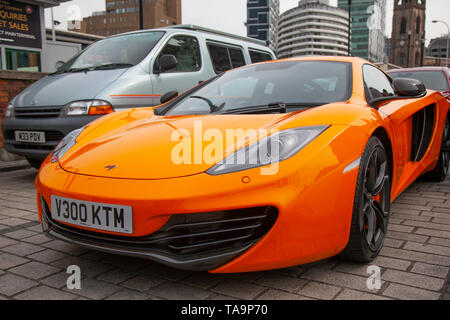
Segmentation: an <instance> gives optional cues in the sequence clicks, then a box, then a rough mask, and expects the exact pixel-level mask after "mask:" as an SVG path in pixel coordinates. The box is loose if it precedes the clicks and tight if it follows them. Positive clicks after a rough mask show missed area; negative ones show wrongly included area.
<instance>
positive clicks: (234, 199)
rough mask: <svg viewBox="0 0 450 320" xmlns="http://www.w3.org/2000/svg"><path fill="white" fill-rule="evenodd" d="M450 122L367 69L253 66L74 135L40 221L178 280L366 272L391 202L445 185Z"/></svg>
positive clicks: (53, 158) (442, 111)
mask: <svg viewBox="0 0 450 320" xmlns="http://www.w3.org/2000/svg"><path fill="white" fill-rule="evenodd" d="M174 96H176V94H174V93H173V92H171V93H169V94H168V95H165V96H163V98H162V102H164V101H165V100H168V99H169V98H171V97H174ZM448 111H449V104H448V102H447V101H446V100H445V99H444V97H443V96H442V94H441V93H439V92H434V91H426V89H425V87H424V85H423V84H422V83H420V82H419V81H417V80H413V79H395V80H392V79H391V78H389V76H387V75H386V74H385V73H383V72H382V71H380V70H379V69H378V68H376V67H375V66H373V65H372V64H370V63H368V62H367V61H365V60H363V59H360V58H351V57H304V58H295V59H287V60H278V61H270V62H265V63H260V64H254V65H249V66H244V67H242V68H238V69H234V70H231V71H228V72H226V73H222V74H219V75H217V76H216V77H214V78H212V79H210V80H208V81H206V82H204V83H201V84H199V85H198V86H196V87H194V88H192V89H190V90H189V91H187V92H185V93H183V94H181V95H179V96H177V97H175V98H173V99H172V100H170V101H168V102H166V103H165V104H163V105H161V106H158V107H153V108H136V109H132V110H123V111H120V112H116V113H112V114H110V115H107V116H104V117H102V118H100V119H98V120H96V121H94V122H92V123H90V124H89V125H87V126H86V127H84V128H81V129H79V130H76V131H73V132H72V133H70V134H69V135H68V136H66V137H65V138H64V139H63V140H62V141H61V142H60V144H59V145H58V146H57V147H56V149H55V150H54V151H53V153H52V154H51V155H50V156H49V157H48V158H47V159H46V161H45V162H44V163H43V165H42V167H41V169H40V171H39V174H38V176H37V178H36V187H37V198H38V214H39V217H40V221H41V224H42V228H43V230H44V232H45V233H46V234H47V235H49V236H50V237H53V238H56V239H61V240H64V241H67V242H70V243H74V244H77V245H81V246H84V247H87V248H91V249H95V250H101V251H106V252H110V253H117V254H124V255H130V256H137V257H142V258H147V259H151V260H154V261H157V262H160V263H163V264H166V265H169V266H172V267H176V268H182V269H191V270H207V271H210V272H217V273H221V272H245V271H256V270H266V269H274V268H282V267H287V266H292V265H299V264H304V263H308V262H312V261H316V260H320V259H324V258H327V257H331V256H334V255H338V254H339V255H340V256H342V257H343V258H346V259H351V260H354V261H361V262H367V261H370V260H372V259H374V258H375V257H376V256H377V254H378V253H379V251H380V249H381V248H382V246H383V241H384V239H385V236H386V232H387V226H388V221H389V211H390V204H391V202H392V200H393V199H395V198H396V197H397V196H398V195H399V194H400V193H401V192H402V191H403V190H405V188H407V187H408V186H409V185H410V184H411V183H412V182H413V181H414V180H415V179H416V178H418V177H419V176H421V175H425V176H426V177H427V178H428V179H432V180H434V181H442V180H444V179H445V178H446V176H447V172H448V167H449V145H450V143H449V140H450V136H449V112H448Z"/></svg>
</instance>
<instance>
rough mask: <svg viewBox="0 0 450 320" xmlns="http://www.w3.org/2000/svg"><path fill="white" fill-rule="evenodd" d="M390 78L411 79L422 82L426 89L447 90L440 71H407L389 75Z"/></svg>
mask: <svg viewBox="0 0 450 320" xmlns="http://www.w3.org/2000/svg"><path fill="white" fill-rule="evenodd" d="M389 75H390V76H391V77H392V78H394V79H395V78H411V79H416V80H419V81H420V82H422V83H423V84H424V85H425V87H426V88H427V89H431V90H438V91H446V90H449V87H448V81H447V79H446V78H445V73H444V72H442V71H408V72H392V73H389Z"/></svg>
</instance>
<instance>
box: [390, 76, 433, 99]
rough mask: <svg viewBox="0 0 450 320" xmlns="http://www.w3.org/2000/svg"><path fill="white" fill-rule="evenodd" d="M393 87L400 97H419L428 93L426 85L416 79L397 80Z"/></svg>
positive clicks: (394, 81) (393, 82)
mask: <svg viewBox="0 0 450 320" xmlns="http://www.w3.org/2000/svg"><path fill="white" fill-rule="evenodd" d="M392 85H393V86H394V90H395V93H397V94H398V95H399V96H400V97H419V96H421V95H424V94H426V92H427V89H426V88H425V85H424V84H423V83H422V82H420V81H419V80H416V79H407V78H397V79H394V80H393V81H392Z"/></svg>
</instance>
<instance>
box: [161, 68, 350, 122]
mask: <svg viewBox="0 0 450 320" xmlns="http://www.w3.org/2000/svg"><path fill="white" fill-rule="evenodd" d="M351 86H352V77H351V64H350V63H347V62H337V61H305V60H302V61H292V60H291V61H279V62H272V63H263V64H256V65H251V66H246V67H242V68H239V69H234V70H232V71H229V72H226V73H225V74H223V75H222V76H219V77H218V78H217V79H215V80H214V81H212V82H210V83H208V84H206V85H205V86H203V87H200V89H198V90H194V91H193V92H192V93H191V94H189V95H187V96H185V97H184V99H182V100H181V101H179V102H178V103H175V105H174V106H173V107H172V108H170V109H169V110H168V111H167V112H166V115H186V114H209V113H230V112H233V111H234V110H236V111H238V109H243V108H249V107H255V106H269V105H277V104H278V105H279V104H283V105H286V111H287V112H292V111H296V110H299V109H300V108H305V107H306V108H307V107H312V106H318V105H323V104H327V103H331V102H337V101H346V100H348V99H349V98H350V94H351ZM230 110H231V111H230ZM267 110H268V112H270V110H272V109H271V108H267Z"/></svg>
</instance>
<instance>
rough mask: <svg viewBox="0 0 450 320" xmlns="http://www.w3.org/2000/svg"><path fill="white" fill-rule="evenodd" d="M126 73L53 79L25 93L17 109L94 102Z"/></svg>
mask: <svg viewBox="0 0 450 320" xmlns="http://www.w3.org/2000/svg"><path fill="white" fill-rule="evenodd" d="M126 70H127V69H115V70H98V71H89V72H72V73H63V74H55V75H50V76H47V77H45V78H42V79H40V80H39V81H37V82H35V83H34V84H32V85H31V86H29V87H28V88H27V89H25V90H24V91H22V92H21V93H20V94H19V95H18V96H17V97H16V98H15V99H14V106H16V107H30V106H63V105H65V104H67V103H69V102H72V101H77V100H87V99H94V98H95V97H96V96H97V95H98V94H99V93H100V92H101V91H102V90H103V89H104V88H105V87H106V86H108V85H109V84H111V83H112V82H113V81H114V80H116V79H117V78H118V77H120V76H121V75H122V74H123V73H124V72H125V71H126Z"/></svg>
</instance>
